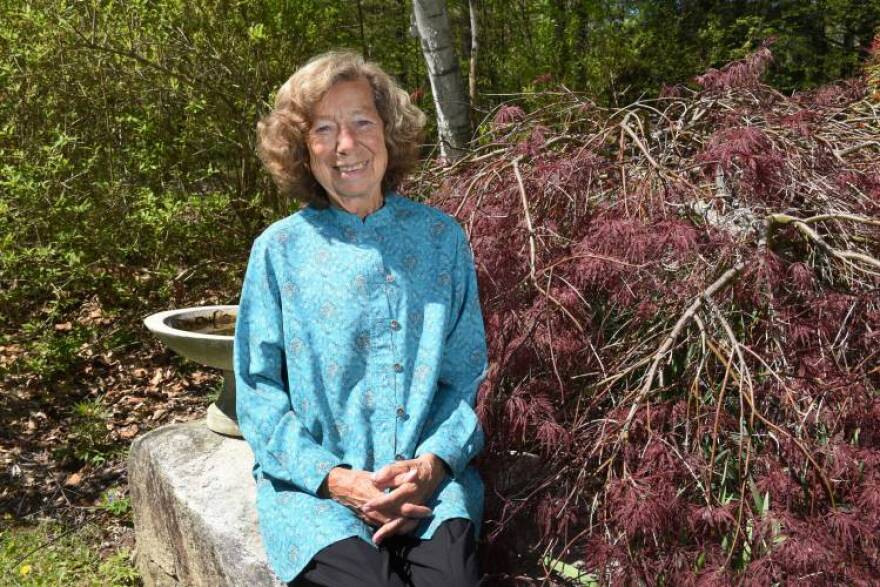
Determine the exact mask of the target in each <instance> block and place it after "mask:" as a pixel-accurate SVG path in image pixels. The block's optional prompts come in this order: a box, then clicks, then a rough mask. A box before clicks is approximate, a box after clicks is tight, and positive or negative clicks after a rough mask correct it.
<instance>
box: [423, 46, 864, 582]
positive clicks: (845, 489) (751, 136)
mask: <svg viewBox="0 0 880 587" xmlns="http://www.w3.org/2000/svg"><path fill="white" fill-rule="evenodd" d="M771 60H772V54H771V53H770V50H769V48H768V47H767V46H765V47H762V48H761V49H760V50H759V51H758V52H757V53H755V54H754V55H752V56H750V57H748V58H746V59H744V60H743V61H741V62H737V63H734V64H731V65H729V66H727V67H725V68H722V69H720V70H718V71H710V72H708V73H707V74H705V75H704V76H701V77H700V78H698V81H699V83H700V84H701V85H702V86H703V88H704V89H703V90H702V91H701V92H697V93H694V92H692V91H689V90H684V89H679V90H677V91H675V92H666V94H665V95H664V96H662V97H660V98H657V99H655V100H645V101H641V102H637V103H635V104H633V105H631V106H629V107H627V108H623V109H616V110H604V109H602V108H600V107H598V106H596V105H593V104H587V103H586V102H584V101H583V100H582V99H581V98H580V97H579V96H577V95H574V94H569V95H567V97H566V95H565V94H562V97H560V98H558V102H557V103H555V105H554V104H553V103H552V101H551V99H550V97H547V99H546V100H545V101H544V102H543V103H542V104H543V105H542V108H541V109H540V112H539V113H531V114H529V113H527V112H526V111H525V109H523V108H522V107H520V106H519V105H516V104H514V103H509V104H508V105H506V106H504V107H502V108H499V110H498V111H497V113H496V115H495V117H494V124H493V125H491V128H490V130H489V131H487V132H488V133H489V134H488V136H487V137H485V138H486V139H487V140H485V141H484V142H483V143H482V144H485V145H488V146H486V147H484V148H483V150H482V151H481V150H477V152H476V153H475V154H474V155H473V156H471V157H469V158H466V159H464V160H462V161H459V162H458V163H456V164H455V165H454V166H452V167H450V168H445V169H435V170H433V171H431V170H428V171H426V173H425V174H424V175H423V176H422V178H421V180H420V183H418V184H417V185H415V186H411V191H413V192H417V191H422V192H427V191H432V192H433V193H434V194H435V195H434V196H433V199H432V201H433V203H434V204H436V205H438V206H440V207H442V208H444V209H445V210H448V211H449V212H450V213H453V214H455V215H456V216H457V217H458V218H459V220H460V221H461V222H462V223H463V224H464V225H465V227H466V228H467V230H468V232H469V235H470V238H471V244H472V247H473V249H474V252H475V257H476V264H477V270H478V276H479V282H480V291H481V298H482V303H483V309H484V313H485V320H486V328H487V334H488V342H489V349H490V354H491V368H490V372H489V375H488V377H487V380H486V382H485V383H484V385H483V387H482V388H481V391H480V394H479V402H478V413H479V416H480V418H481V420H482V421H483V423H484V427H485V429H486V431H487V434H488V435H489V438H490V443H489V447H488V450H487V451H486V454H485V456H484V458H483V460H482V464H481V466H482V467H483V472H484V475H485V477H486V480H487V496H488V503H487V506H488V509H487V515H486V536H487V539H488V542H489V545H488V548H489V552H490V553H491V556H489V557H488V559H487V560H489V561H492V562H491V564H490V567H489V568H490V570H492V569H494V571H495V573H496V574H495V577H496V578H497V579H498V581H499V582H501V583H503V582H504V581H503V580H502V579H501V578H502V577H504V576H507V575H505V573H506V572H508V571H509V570H510V569H511V568H512V567H513V566H514V564H515V562H516V553H519V552H522V550H523V548H524V547H526V546H528V547H530V548H531V549H532V551H533V552H536V553H545V554H550V555H552V556H554V557H558V558H562V559H565V560H569V561H573V560H581V561H583V568H584V569H585V570H586V571H588V572H590V573H592V574H593V575H594V576H595V578H596V579H597V580H599V581H600V582H602V583H608V584H621V585H623V584H656V583H663V584H675V585H678V584H681V585H728V584H755V585H759V584H760V585H763V584H768V583H770V582H787V581H806V582H808V583H810V584H860V583H861V584H868V583H870V581H872V580H873V578H876V577H877V576H878V574H880V539H878V538H877V537H878V536H880V490H878V481H880V367H878V365H880V344H878V343H880V287H878V286H880V261H878V260H877V259H878V258H880V173H878V171H877V165H876V162H877V158H878V154H880V152H878V147H880V115H878V109H877V108H876V106H875V105H872V104H870V103H869V102H868V101H866V100H867V99H866V98H865V84H864V83H863V82H862V81H856V82H851V83H850V82H845V83H839V84H836V85H834V86H832V87H831V88H830V89H824V90H817V91H814V92H811V93H805V94H800V95H796V96H792V97H786V96H782V95H781V94H779V93H778V92H775V91H774V90H772V89H771V88H768V87H766V86H763V85H762V84H761V83H760V74H761V72H763V71H764V69H765V68H766V67H767V65H768V64H769V63H770V61H771ZM556 95H559V94H556ZM528 455H536V456H532V457H528ZM525 458H531V459H537V461H531V460H530V461H528V462H537V463H539V465H538V466H530V467H528V473H527V474H526V475H524V476H522V478H521V479H519V481H518V482H515V483H513V482H510V479H509V473H510V471H519V470H521V469H522V468H521V467H519V466H518V465H517V463H521V462H523V459H525ZM502 480H504V482H502ZM492 565H494V567H493V566H492Z"/></svg>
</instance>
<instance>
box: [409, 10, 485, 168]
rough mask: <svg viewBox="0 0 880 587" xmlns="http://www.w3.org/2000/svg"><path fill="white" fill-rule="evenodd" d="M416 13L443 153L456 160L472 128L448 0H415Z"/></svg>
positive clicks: (414, 11) (416, 23)
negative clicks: (453, 36) (455, 47)
mask: <svg viewBox="0 0 880 587" xmlns="http://www.w3.org/2000/svg"><path fill="white" fill-rule="evenodd" d="M413 15H414V16H415V25H416V30H417V31H418V34H419V39H420V41H421V45H422V54H423V55H424V56H425V62H426V63H427V65H428V77H429V78H430V80H431V92H432V94H433V95H434V106H435V108H436V109H437V129H438V132H439V134H440V136H439V139H440V153H441V155H442V156H443V157H445V158H446V159H448V160H450V161H453V160H455V159H457V158H459V157H460V156H461V155H462V153H463V151H464V148H465V146H466V145H467V142H468V139H469V138H470V131H471V129H470V120H469V118H470V116H469V107H468V99H467V94H466V93H465V88H464V83H463V82H462V79H461V71H460V68H459V66H458V58H457V57H456V55H455V49H454V47H453V44H452V34H451V33H450V29H449V14H448V13H447V11H446V0H413Z"/></svg>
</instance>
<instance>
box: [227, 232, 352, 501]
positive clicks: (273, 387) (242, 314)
mask: <svg viewBox="0 0 880 587" xmlns="http://www.w3.org/2000/svg"><path fill="white" fill-rule="evenodd" d="M265 241H266V239H264V238H262V237H261V238H258V239H257V240H256V241H255V242H254V246H253V249H252V250H251V256H250V260H249V261H248V268H247V272H246V274H245V278H244V285H243V287H242V293H241V300H240V303H239V308H238V318H237V321H236V326H235V346H234V349H235V350H234V368H235V384H236V411H237V413H238V423H239V427H240V428H241V432H242V435H243V436H244V438H245V439H246V440H247V441H248V444H250V446H251V448H252V449H253V451H254V458H255V460H256V462H257V464H258V465H259V467H260V470H261V472H262V473H263V474H264V475H268V476H270V477H273V478H275V479H278V480H281V481H286V482H288V483H292V484H294V485H295V486H297V487H298V488H299V489H301V490H303V491H305V492H307V493H310V494H312V495H317V494H318V491H319V489H320V487H321V484H322V483H323V482H324V478H325V477H326V476H327V474H328V473H329V472H330V469H332V468H333V467H336V466H338V465H340V464H341V462H342V461H341V460H340V458H339V457H337V456H336V455H335V454H333V453H332V452H331V451H329V450H327V449H326V448H324V447H323V446H321V444H320V443H318V442H317V441H316V440H315V438H314V437H313V436H312V434H311V433H310V432H309V430H308V429H307V428H306V427H305V426H304V425H303V423H302V422H301V421H300V419H299V417H298V416H297V414H296V413H294V411H293V410H292V409H291V402H290V394H289V390H288V374H287V373H286V366H285V352H284V334H283V333H284V329H283V325H282V319H283V318H282V312H281V302H280V295H279V290H278V283H277V280H276V278H275V275H274V272H273V270H272V265H271V259H270V255H269V250H268V249H267V246H266V242H265Z"/></svg>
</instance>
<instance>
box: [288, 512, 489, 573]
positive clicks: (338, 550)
mask: <svg viewBox="0 0 880 587" xmlns="http://www.w3.org/2000/svg"><path fill="white" fill-rule="evenodd" d="M479 584H480V572H479V568H478V566H477V554H476V544H475V541H474V527H473V524H471V522H470V521H468V520H465V519H462V518H454V519H452V520H447V521H445V522H443V523H442V524H441V525H440V527H439V528H437V531H436V532H434V535H433V536H432V537H431V539H430V540H419V539H418V538H414V537H412V536H391V537H390V538H387V539H386V540H385V542H384V543H383V544H382V545H381V546H380V547H379V549H378V550H376V549H375V548H374V547H372V546H370V545H369V544H367V543H366V542H364V541H363V540H362V539H360V538H356V537H352V538H346V539H345V540H340V541H339V542H335V543H333V544H331V545H330V546H328V547H327V548H324V549H322V550H321V551H319V552H318V554H316V555H315V557H314V558H313V559H312V560H311V562H310V563H309V564H308V566H306V568H305V569H304V570H303V572H302V573H300V575H299V576H298V577H297V578H296V579H295V580H294V581H293V582H292V583H291V584H290V585H291V586H292V587H349V586H351V587H475V586H477V585H479Z"/></svg>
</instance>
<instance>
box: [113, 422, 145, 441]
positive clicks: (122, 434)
mask: <svg viewBox="0 0 880 587" xmlns="http://www.w3.org/2000/svg"><path fill="white" fill-rule="evenodd" d="M140 431H141V429H140V427H138V425H137V424H131V425H129V426H125V427H124V428H120V429H119V430H117V431H116V433H117V434H119V438H122V439H124V440H131V439H132V438H134V437H135V436H137V434H138V432H140Z"/></svg>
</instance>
